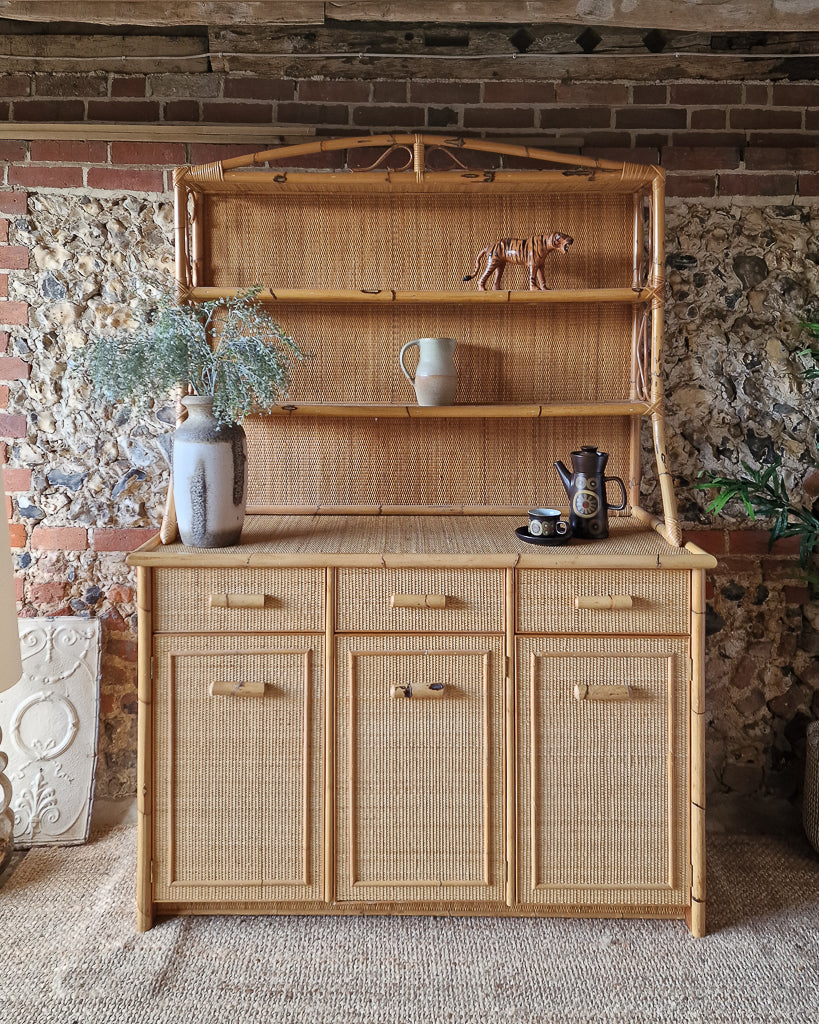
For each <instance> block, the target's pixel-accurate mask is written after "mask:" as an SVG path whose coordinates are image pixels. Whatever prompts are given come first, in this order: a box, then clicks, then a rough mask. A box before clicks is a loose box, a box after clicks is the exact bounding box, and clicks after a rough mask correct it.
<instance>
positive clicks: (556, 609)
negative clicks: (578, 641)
mask: <svg viewBox="0 0 819 1024" xmlns="http://www.w3.org/2000/svg"><path fill="white" fill-rule="evenodd" d="M516 593H517V609H516V612H517V614H516V619H517V632H519V633H597V634H599V633H611V634H614V633H680V634H687V633H688V631H689V628H690V625H689V623H690V597H689V573H687V572H674V571H665V570H657V569H648V570H640V571H638V570H632V569H582V570H580V569H577V570H575V569H565V570H560V569H559V570H552V569H525V570H521V571H520V572H518V574H517V587H516Z"/></svg>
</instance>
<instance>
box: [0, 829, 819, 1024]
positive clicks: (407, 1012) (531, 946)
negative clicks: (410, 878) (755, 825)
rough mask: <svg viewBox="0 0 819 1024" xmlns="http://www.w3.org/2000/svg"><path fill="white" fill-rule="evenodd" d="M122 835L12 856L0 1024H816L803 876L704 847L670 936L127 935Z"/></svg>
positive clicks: (619, 926)
mask: <svg viewBox="0 0 819 1024" xmlns="http://www.w3.org/2000/svg"><path fill="white" fill-rule="evenodd" d="M135 848H136V834H135V829H134V828H133V826H118V827H116V828H113V829H111V830H109V831H107V832H104V833H100V834H97V835H95V836H93V837H92V841H91V842H90V843H89V844H88V845H86V846H82V847H71V848H62V849H55V848H51V849H45V848H43V849H37V850H34V851H32V852H31V853H29V854H28V855H27V856H26V857H25V858H24V859H23V861H22V863H21V864H20V865H19V867H17V869H16V870H15V871H14V873H13V874H12V875H11V877H10V878H9V879H8V881H7V882H6V884H5V886H4V887H3V888H2V889H1V890H0V943H1V944H2V967H0V1022H2V1024H52V1022H53V1024H69V1022H75V1024H86V1022H88V1024H90V1022H94V1024H102V1022H106V1021H110V1022H116V1024H153V1022H157V1024H159V1022H162V1024H164V1022H168V1024H188V1022H199V1021H218V1022H220V1024H221V1022H231V1024H232V1022H240V1024H254V1022H256V1021H259V1022H261V1021H272V1022H293V1024H295V1022H299V1024H312V1022H315V1024H330V1022H333V1024H335V1022H339V1024H341V1022H343V1024H359V1022H361V1024H363V1022H367V1024H370V1022H374V1024H376V1022H377V1024H393V1022H394V1024H416V1022H417V1024H442V1022H443V1024H498V1022H512V1024H549V1022H560V1024H575V1022H578V1024H579V1022H609V1021H611V1022H624V1024H625V1022H628V1024H641V1022H666V1021H668V1022H673V1024H685V1022H689V1021H691V1022H708V1024H718V1022H722V1021H727V1022H737V1024H740V1022H741V1024H755V1022H760V1024H762V1022H764V1024H777V1022H780V1021H781V1022H785V1021H787V1022H788V1024H790V1022H793V1021H808V1020H815V1019H816V992H817V990H818V989H819V941H817V935H818V934H819V857H817V856H816V854H814V853H813V851H812V850H811V849H810V847H809V846H808V845H807V843H800V842H798V841H790V842H786V841H784V840H778V839H773V838H769V837H747V836H742V837H728V836H709V851H708V852H709V879H708V881H709V935H708V937H707V938H705V939H702V940H699V941H697V940H694V939H691V938H690V937H689V935H688V932H687V930H686V929H685V927H684V925H683V924H682V923H681V922H678V921H677V922H674V921H572V920H488V919H477V918H472V919H470V918H460V919H457V918H453V919H447V918H400V917H398V918H384V917H382V918H357V917H353V918H329V917H327V918H308V917H281V918H273V917H235V918H232V917H221V918H220V917H202V918H185V919H181V918H180V919H175V920H168V921H161V922H160V923H159V924H158V925H157V926H156V927H154V928H153V929H152V930H151V931H150V932H147V933H145V934H142V935H140V934H137V933H136V932H135V931H134V909H133V908H134V874H135Z"/></svg>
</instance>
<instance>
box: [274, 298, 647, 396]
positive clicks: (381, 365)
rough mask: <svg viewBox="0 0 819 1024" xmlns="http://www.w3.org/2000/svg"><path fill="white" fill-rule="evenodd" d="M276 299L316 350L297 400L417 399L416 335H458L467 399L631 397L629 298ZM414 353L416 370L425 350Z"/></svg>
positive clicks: (295, 387) (294, 382) (310, 351)
mask: <svg viewBox="0 0 819 1024" xmlns="http://www.w3.org/2000/svg"><path fill="white" fill-rule="evenodd" d="M268 308H269V309H270V311H271V313H272V315H273V316H274V317H275V318H276V320H277V321H278V322H279V324H281V326H282V327H283V328H284V329H285V330H286V331H287V332H288V333H289V334H290V335H291V336H292V337H293V338H294V339H295V340H296V342H297V343H298V345H299V347H300V348H301V350H302V351H303V352H305V353H306V354H307V356H308V358H306V359H304V360H302V361H295V362H294V363H293V367H292V376H291V385H290V389H289V392H288V400H289V401H293V402H308V403H309V402H327V403H334V402H335V403H340V402H364V403H366V402H374V403H381V404H391V403H392V404H396V405H416V404H417V403H416V398H415V391H414V390H413V387H412V385H411V384H410V383H409V381H408V380H407V379H406V377H405V376H404V374H403V373H402V372H401V369H400V366H399V363H398V356H399V353H400V351H401V348H402V346H403V345H404V344H405V343H406V342H408V341H411V340H413V339H414V338H455V339H456V341H457V346H456V348H455V366H456V368H457V371H458V390H457V392H456V395H455V402H456V404H459V405H481V404H489V403H494V402H512V403H514V402H537V403H543V402H598V401H599V402H607V401H626V400H628V398H629V397H630V378H631V362H630V352H631V335H632V317H633V315H634V314H633V310H632V308H631V307H630V306H624V305H615V304H612V303H608V304H605V305H603V304H601V305H591V306H580V305H570V304H565V305H564V304H556V305H551V304H550V305H548V306H546V305H541V306H527V305H522V304H517V305H514V306H510V305H509V304H508V303H505V304H503V305H483V306H475V305H472V306H458V305H452V304H442V305H424V304H421V305H411V306H405V305H396V304H394V303H383V304H381V305H376V304H373V303H370V304H364V305H355V304H353V303H349V302H345V303H337V304H332V305H331V304H317V303H314V304H309V303H301V304H295V303H292V302H287V303H281V304H278V305H275V306H273V307H268ZM405 358H406V364H407V367H408V368H409V370H410V372H411V373H414V368H415V364H416V362H417V359H418V349H417V348H414V349H411V350H410V351H409V352H407V354H406V357H405Z"/></svg>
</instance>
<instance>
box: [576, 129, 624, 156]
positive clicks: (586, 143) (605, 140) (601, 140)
mask: <svg viewBox="0 0 819 1024" xmlns="http://www.w3.org/2000/svg"><path fill="white" fill-rule="evenodd" d="M594 147H597V148H599V149H620V150H622V151H623V152H626V151H627V150H630V149H631V132H595V131H584V132H583V151H584V152H585V151H586V149H592V148H594Z"/></svg>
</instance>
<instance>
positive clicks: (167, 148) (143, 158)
mask: <svg viewBox="0 0 819 1024" xmlns="http://www.w3.org/2000/svg"><path fill="white" fill-rule="evenodd" d="M185 159H186V157H185V145H184V143H182V142H112V143H111V163H112V164H151V165H155V164H161V165H162V166H164V167H167V166H170V167H175V166H176V165H177V164H184V163H185Z"/></svg>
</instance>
